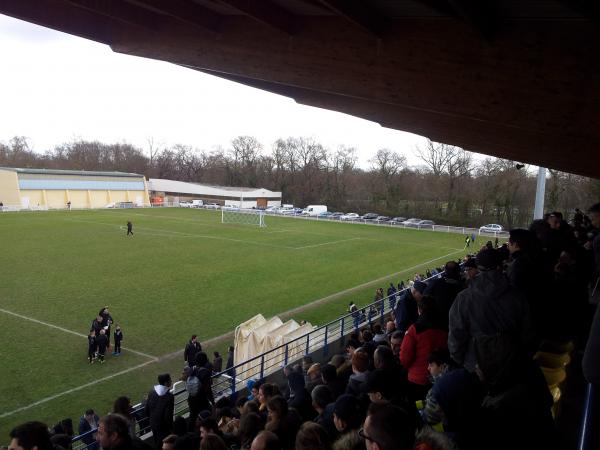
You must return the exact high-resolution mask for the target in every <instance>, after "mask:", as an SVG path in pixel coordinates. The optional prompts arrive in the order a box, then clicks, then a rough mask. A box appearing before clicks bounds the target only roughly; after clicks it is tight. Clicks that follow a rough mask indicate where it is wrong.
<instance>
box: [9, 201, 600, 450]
mask: <svg viewBox="0 0 600 450" xmlns="http://www.w3.org/2000/svg"><path fill="white" fill-rule="evenodd" d="M599 231H600V204H597V205H594V206H593V207H592V208H591V209H590V218H588V217H587V216H585V215H583V214H581V213H580V212H577V214H575V217H574V218H573V221H572V222H571V223H567V222H566V221H565V220H563V218H562V215H561V214H560V213H556V212H555V213H551V214H548V215H546V216H545V217H544V219H543V220H538V221H534V222H533V223H532V224H531V227H530V228H529V229H514V230H511V231H510V235H509V238H508V242H507V243H505V244H503V245H501V246H498V245H497V244H492V243H491V242H488V243H487V244H486V245H484V246H483V247H482V248H481V249H480V250H479V251H478V252H477V254H476V255H474V256H472V257H471V256H470V257H466V258H465V260H463V261H461V262H462V264H459V263H458V262H456V261H449V262H448V263H446V264H445V266H444V268H443V270H440V271H437V270H436V273H434V274H431V273H430V274H429V275H432V276H433V278H431V277H429V278H427V277H423V278H421V279H415V280H412V283H411V285H410V289H406V290H402V289H397V288H396V286H394V285H391V286H390V288H389V289H388V291H387V294H388V297H386V295H385V294H384V292H383V289H378V290H377V293H376V300H377V301H378V302H381V303H383V302H385V301H393V310H392V313H391V314H389V315H386V317H385V320H384V322H383V323H382V322H381V321H380V320H378V318H377V319H376V320H373V321H371V322H370V323H369V325H368V326H365V327H364V328H362V329H359V328H357V329H356V330H355V331H354V332H353V333H351V334H350V335H349V337H348V339H347V340H346V341H345V345H344V352H343V353H341V354H337V355H334V356H332V357H331V358H330V360H329V361H328V362H321V363H318V362H314V361H313V360H312V358H311V357H310V356H306V357H304V358H303V359H302V360H301V361H298V362H295V363H294V364H292V365H290V366H287V367H285V368H284V371H283V373H284V376H285V381H284V382H283V383H277V382H273V381H271V380H251V382H250V383H249V384H248V392H247V394H245V395H243V396H238V397H237V398H235V399H234V398H221V399H219V400H217V401H215V399H214V398H212V389H211V386H210V383H211V377H210V375H211V374H212V368H211V363H209V362H208V358H207V357H206V354H205V353H203V352H202V351H201V348H198V346H196V345H195V344H194V342H193V341H194V337H193V338H192V340H190V346H189V351H188V348H186V356H185V358H186V362H187V363H188V365H187V367H186V370H185V371H184V374H183V378H184V379H185V380H186V382H187V383H188V384H189V386H190V387H189V388H188V394H189V399H188V402H189V409H190V412H191V414H190V417H189V419H188V420H187V422H186V421H184V420H183V419H182V418H177V419H176V420H175V421H173V399H172V395H171V397H169V395H170V394H169V392H168V388H169V387H170V383H171V379H170V376H168V375H167V374H164V375H160V376H159V378H158V384H157V385H156V386H155V387H154V389H153V390H152V391H151V392H150V394H149V396H148V401H147V403H146V414H147V416H148V417H149V418H150V426H151V428H152V431H153V435H154V438H155V441H154V445H155V448H157V449H158V448H160V449H162V450H198V449H200V450H203V449H250V450H261V449H269V450H270V449H274V450H275V449H277V450H292V449H297V450H303V449H316V450H321V449H322V450H329V449H336V450H341V449H353V450H355V449H369V450H371V449H381V450H387V449H390V450H391V449H397V450H410V449H418V450H434V449H464V450H470V449H491V450H495V449H498V450H500V449H502V450H504V449H508V448H510V449H531V448H543V449H554V448H559V447H560V445H561V440H560V436H559V434H558V432H557V429H556V426H555V422H554V419H553V416H552V412H551V408H552V405H553V399H552V396H551V395H550V392H549V389H548V385H547V383H546V380H545V378H544V375H543V374H542V371H541V370H540V367H539V366H538V365H537V364H536V362H535V360H534V358H533V355H534V353H535V352H536V350H537V349H538V348H539V346H540V343H541V342H550V341H552V342H561V341H565V340H575V341H576V342H578V343H579V348H583V346H584V345H585V342H586V339H587V334H588V331H589V326H590V325H591V314H592V312H593V311H592V310H593V308H594V306H593V304H592V303H591V302H590V297H594V296H595V295H597V293H596V292H595V291H594V287H595V288H596V289H597V287H598V286H597V284H598V282H597V279H598V273H599V271H600V234H599ZM588 286H591V287H592V290H591V291H589V290H588ZM389 296H393V299H390V298H389ZM390 305H391V304H390ZM376 308H378V307H376ZM354 311H358V308H356V309H353V308H352V305H351V312H354ZM588 317H589V318H590V319H589V320H588V321H587V322H586V320H587V318H588ZM598 320H600V319H598ZM359 323H362V322H359ZM594 327H597V328H598V332H600V324H599V325H596V324H595V325H594ZM592 333H594V331H592ZM596 344H597V342H596ZM215 357H219V356H218V355H215ZM192 361H193V362H194V364H193V365H192ZM596 361H597V357H596V358H594V359H593V360H592V359H591V358H590V361H589V362H588V367H587V372H589V373H592V374H593V373H596V374H597V373H598V368H597V367H596V365H597V362H596ZM585 364H586V362H585V358H584V365H585ZM584 369H586V368H585V367H584ZM192 377H197V378H198V379H199V383H198V387H197V389H195V388H192V380H191V378H192ZM194 383H195V381H194ZM121 409H122V411H117V408H116V407H115V411H116V412H118V414H111V415H109V416H106V417H103V418H100V419H99V418H98V417H97V416H95V415H94V414H93V411H88V412H89V414H88V413H86V416H85V417H84V418H82V421H83V422H85V423H83V426H84V427H86V428H87V427H93V424H94V423H98V432H97V437H96V440H97V442H98V443H99V444H100V445H101V446H102V447H103V448H104V449H110V450H124V449H129V448H136V449H137V448H141V446H143V445H147V444H143V443H141V442H138V441H136V440H135V439H133V438H132V433H131V418H129V419H128V418H127V411H128V409H127V406H126V405H124V406H123V408H121ZM28 426H29V427H30V428H31V429H32V430H34V429H35V430H36V433H37V434H35V436H38V437H37V438H36V439H38V438H39V436H41V435H43V434H44V433H42V432H41V431H40V425H39V424H36V423H29V424H25V425H23V426H22V427H28ZM36 427H37V428H36ZM32 433H33V431H32ZM11 438H14V440H15V442H14V445H13V444H11V448H14V449H15V450H21V448H23V449H24V450H29V449H30V448H33V446H32V445H31V444H32V441H30V440H27V439H29V438H25V437H23V434H22V429H21V428H19V427H18V428H16V429H15V430H13V433H11ZM39 439H42V440H43V442H41V441H39V442H36V443H35V445H36V446H37V447H38V450H47V449H49V448H51V447H47V446H46V445H47V444H48V443H47V442H46V436H45V435H44V436H42V437H41V438H39ZM47 439H48V440H49V439H50V435H49V434H48V436H47ZM48 442H49V441H48Z"/></svg>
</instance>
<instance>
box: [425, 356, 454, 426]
mask: <svg viewBox="0 0 600 450" xmlns="http://www.w3.org/2000/svg"><path fill="white" fill-rule="evenodd" d="M427 361H428V365H427V371H428V372H429V376H430V380H431V383H432V384H433V385H434V386H435V383H436V382H437V381H439V380H440V379H441V378H442V377H443V376H444V375H445V374H446V373H448V372H450V370H452V369H453V368H454V364H453V362H452V358H451V357H450V353H449V352H448V350H447V349H442V350H434V351H433V352H431V354H430V355H429V358H428V359H427ZM421 415H422V416H423V420H424V421H425V422H426V423H428V424H431V425H434V424H436V423H441V422H442V420H443V418H444V417H443V412H442V410H441V408H440V406H439V405H438V403H437V398H436V397H435V396H434V389H433V388H431V389H430V390H429V392H427V396H426V397H425V403H424V407H423V410H422V412H421Z"/></svg>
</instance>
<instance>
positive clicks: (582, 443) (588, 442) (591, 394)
mask: <svg viewBox="0 0 600 450" xmlns="http://www.w3.org/2000/svg"><path fill="white" fill-rule="evenodd" d="M599 397H600V391H599V390H598V386H595V385H593V384H591V383H589V384H588V385H587V389H586V392H585V402H584V406H583V417H582V419H581V431H580V433H579V444H578V446H577V449H578V450H596V449H598V445H599V444H600V439H599V437H600V429H599V428H598V426H597V425H598V409H599V408H600V403H598V402H599Z"/></svg>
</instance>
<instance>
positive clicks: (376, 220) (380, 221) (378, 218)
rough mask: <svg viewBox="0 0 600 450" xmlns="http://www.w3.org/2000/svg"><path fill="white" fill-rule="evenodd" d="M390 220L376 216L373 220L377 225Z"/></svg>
mask: <svg viewBox="0 0 600 450" xmlns="http://www.w3.org/2000/svg"><path fill="white" fill-rule="evenodd" d="M389 221H390V218H389V217H388V216H377V218H376V219H375V222H377V223H383V222H389Z"/></svg>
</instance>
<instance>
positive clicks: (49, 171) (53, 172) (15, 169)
mask: <svg viewBox="0 0 600 450" xmlns="http://www.w3.org/2000/svg"><path fill="white" fill-rule="evenodd" d="M0 170H10V171H12V172H17V173H31V174H38V175H39V174H41V175H74V176H84V177H86V176H87V177H92V176H93V177H127V178H142V177H143V175H139V174H137V173H127V172H100V171H92V170H58V169H29V168H18V167H0Z"/></svg>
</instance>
